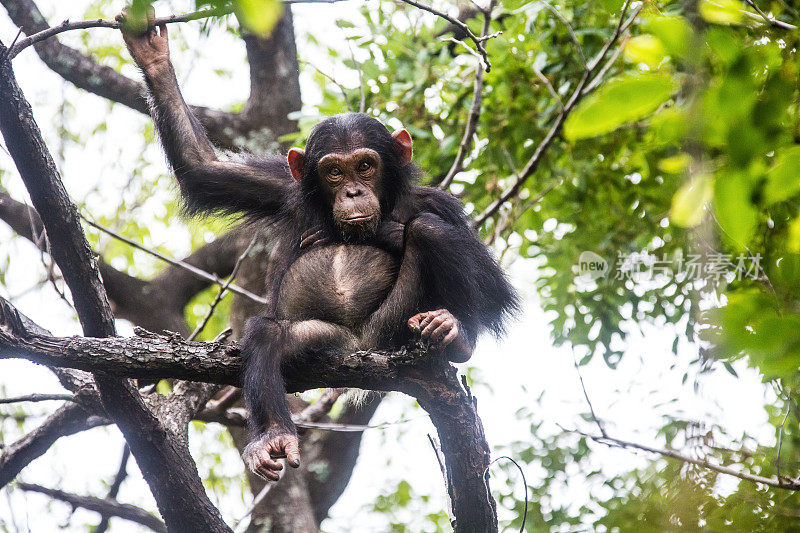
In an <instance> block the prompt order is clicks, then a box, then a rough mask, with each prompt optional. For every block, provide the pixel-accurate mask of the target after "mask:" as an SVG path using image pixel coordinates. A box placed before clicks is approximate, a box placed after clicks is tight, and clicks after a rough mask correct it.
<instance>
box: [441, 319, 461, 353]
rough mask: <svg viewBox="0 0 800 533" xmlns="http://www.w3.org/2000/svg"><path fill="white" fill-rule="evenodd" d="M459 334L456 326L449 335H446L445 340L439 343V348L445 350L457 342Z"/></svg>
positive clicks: (456, 325)
mask: <svg viewBox="0 0 800 533" xmlns="http://www.w3.org/2000/svg"><path fill="white" fill-rule="evenodd" d="M458 334H459V330H458V324H455V325H454V326H453V327H452V328H450V332H449V333H448V334H447V335H445V336H444V338H443V339H442V340H441V341H440V342H439V346H441V347H442V348H444V347H445V346H447V345H448V344H450V343H451V342H453V341H454V340H456V337H458Z"/></svg>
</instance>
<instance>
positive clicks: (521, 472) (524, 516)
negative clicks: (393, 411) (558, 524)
mask: <svg viewBox="0 0 800 533" xmlns="http://www.w3.org/2000/svg"><path fill="white" fill-rule="evenodd" d="M429 437H430V435H429ZM500 459H508V460H509V461H511V462H512V463H514V466H516V467H517V470H519V475H521V476H522V486H523V487H525V510H523V511H522V524H521V525H520V526H519V531H520V533H523V531H525V521H526V520H527V519H528V480H527V479H526V478H525V471H524V470H522V467H521V466H519V463H518V462H516V461H515V460H514V459H512V458H511V457H509V456H508V455H501V456H499V457H497V458H495V459H494V460H493V461H492V462H491V463H489V466H487V467H486V471H487V472H488V471H489V467H490V466H492V465H493V464H494V463H496V462H497V461H499V460H500Z"/></svg>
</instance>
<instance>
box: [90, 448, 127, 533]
mask: <svg viewBox="0 0 800 533" xmlns="http://www.w3.org/2000/svg"><path fill="white" fill-rule="evenodd" d="M130 458H131V449H130V448H129V447H128V445H127V444H125V445H124V446H123V447H122V459H120V461H119V468H117V474H116V475H115V476H114V481H113V482H112V483H111V487H110V488H109V489H108V496H106V498H107V499H110V500H116V499H117V496H119V489H120V488H121V487H122V482H123V481H125V478H127V477H128V461H129V460H130ZM108 522H109V520H108V517H107V516H103V517H102V518H101V519H100V523H99V524H97V527H96V528H95V530H94V533H105V532H106V531H108Z"/></svg>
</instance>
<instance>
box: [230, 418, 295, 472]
mask: <svg viewBox="0 0 800 533" xmlns="http://www.w3.org/2000/svg"><path fill="white" fill-rule="evenodd" d="M242 458H243V459H244V462H245V464H246V465H247V468H249V469H250V470H252V471H253V473H255V474H257V475H259V476H261V477H263V478H264V479H268V480H272V481H278V479H279V476H278V472H280V471H281V470H283V465H282V464H281V463H280V462H278V461H276V459H284V458H285V459H286V460H287V462H288V463H289V464H290V465H291V466H293V467H294V468H297V467H298V466H300V445H299V442H298V440H297V435H295V434H294V433H292V432H290V431H289V430H284V429H278V428H275V429H271V430H270V431H268V432H267V433H266V434H264V435H262V436H260V437H258V438H256V439H255V440H253V442H251V443H250V444H248V445H247V447H246V448H245V449H244V454H243V455H242Z"/></svg>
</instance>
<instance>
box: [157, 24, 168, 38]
mask: <svg viewBox="0 0 800 533" xmlns="http://www.w3.org/2000/svg"><path fill="white" fill-rule="evenodd" d="M158 34H159V35H161V37H162V38H163V39H167V38H169V33H168V32H167V25H166V24H159V25H158Z"/></svg>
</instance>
